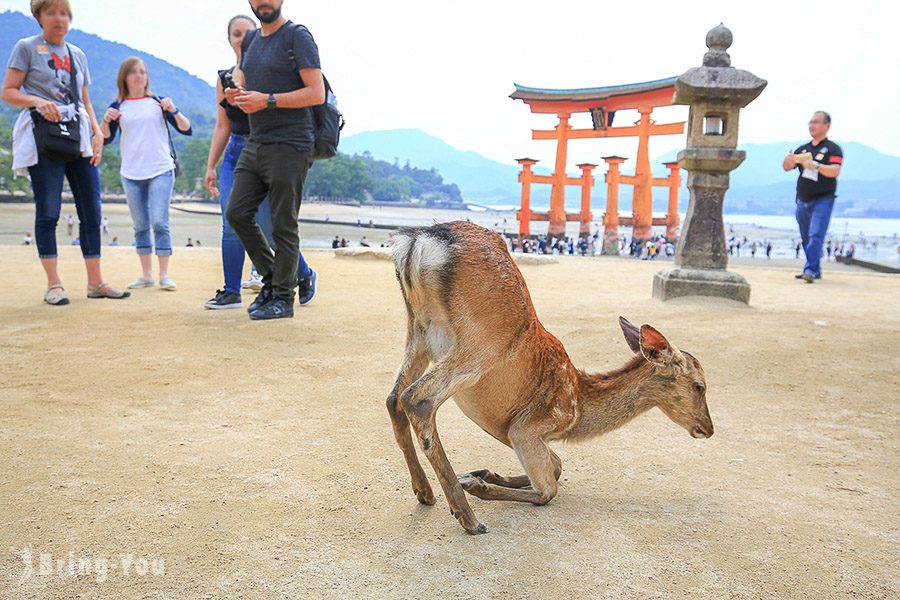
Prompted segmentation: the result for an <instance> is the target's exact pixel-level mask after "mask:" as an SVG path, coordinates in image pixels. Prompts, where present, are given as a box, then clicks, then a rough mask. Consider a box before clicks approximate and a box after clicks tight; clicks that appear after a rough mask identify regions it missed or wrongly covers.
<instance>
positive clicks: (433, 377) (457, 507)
mask: <svg viewBox="0 0 900 600" xmlns="http://www.w3.org/2000/svg"><path fill="white" fill-rule="evenodd" d="M451 383H455V385H454V386H453V387H452V388H451V386H450V384H451ZM467 385H471V383H470V382H468V380H467V378H465V377H456V378H454V377H452V376H450V375H449V374H448V373H447V372H446V370H445V369H442V368H441V367H440V366H437V367H436V368H434V369H432V370H431V371H429V372H428V373H426V374H425V375H423V376H422V377H421V378H419V380H418V381H416V382H415V383H414V384H412V385H411V386H410V387H409V388H408V389H407V390H406V391H405V392H403V395H402V396H401V399H400V401H401V404H402V405H403V409H404V410H405V411H406V414H407V416H408V417H409V422H410V424H411V425H412V428H413V431H415V432H416V437H417V438H418V440H419V445H420V446H421V448H422V451H423V452H424V453H425V456H427V457H428V461H429V462H430V463H431V466H432V467H433V468H434V472H435V473H436V474H437V477H438V481H439V482H440V484H441V489H443V490H444V495H445V496H447V502H448V504H449V505H450V514H452V515H453V517H454V518H455V519H456V520H457V521H459V524H460V525H462V527H463V529H465V530H466V531H468V532H469V533H471V534H480V533H487V530H488V529H487V526H485V525H484V523H479V522H478V518H477V517H476V516H475V512H474V511H473V510H472V507H471V506H469V501H468V500H467V499H466V493H465V492H464V491H463V489H462V487H461V486H460V484H459V482H458V481H457V479H456V472H455V471H454V470H453V466H452V465H451V464H450V460H449V459H448V458H447V455H446V453H445V452H444V447H443V445H442V444H441V438H440V436H439V435H438V432H437V425H436V421H435V413H437V409H438V408H440V406H441V404H443V403H444V402H445V401H446V400H447V399H448V398H449V397H450V396H452V395H453V394H454V393H456V392H457V391H459V390H460V389H464V387H460V386H467ZM439 390H440V391H439Z"/></svg>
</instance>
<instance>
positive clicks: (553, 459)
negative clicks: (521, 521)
mask: <svg viewBox="0 0 900 600" xmlns="http://www.w3.org/2000/svg"><path fill="white" fill-rule="evenodd" d="M509 439H510V442H512V447H513V449H514V450H515V451H516V454H517V455H518V457H519V462H521V463H522V466H523V467H525V474H526V475H525V476H524V477H526V479H528V482H529V485H528V486H527V487H525V486H517V487H515V488H513V487H505V486H503V485H500V484H496V483H491V482H488V481H487V480H485V479H483V478H481V477H475V476H472V477H462V478H461V479H460V485H461V486H462V487H463V489H464V490H466V491H467V492H468V493H470V494H472V495H473V496H476V497H478V498H481V499H482V500H509V501H512V502H530V503H531V504H538V505H543V504H547V503H548V502H550V501H551V500H552V499H553V498H554V497H555V496H556V491H557V483H556V481H557V479H559V475H560V473H561V472H562V461H561V460H560V459H559V457H558V456H556V453H554V452H553V451H552V450H551V449H550V447H549V446H548V445H547V443H546V442H545V441H544V440H543V439H541V438H540V437H539V436H538V435H536V434H535V433H534V431H532V430H529V428H528V427H527V425H526V426H521V425H514V426H513V427H512V428H511V429H510V431H509ZM508 479H512V480H514V481H515V483H520V482H521V479H519V478H508Z"/></svg>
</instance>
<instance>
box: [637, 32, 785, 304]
mask: <svg viewBox="0 0 900 600" xmlns="http://www.w3.org/2000/svg"><path fill="white" fill-rule="evenodd" d="M731 42H732V35H731V31H730V30H729V29H728V28H727V27H725V26H724V25H722V24H720V25H718V26H717V27H714V28H713V29H712V30H710V32H709V33H707V34H706V45H707V47H708V48H709V52H707V53H706V54H705V55H704V56H703V66H702V67H697V68H693V69H690V70H689V71H687V72H686V73H685V74H684V75H682V76H681V77H679V78H678V79H677V80H676V82H675V99H674V103H675V104H689V105H690V107H691V110H690V116H689V118H688V136H687V147H686V148H685V149H684V150H682V151H681V152H679V153H678V164H679V165H680V166H681V167H682V168H683V169H686V170H687V171H688V172H689V175H688V190H690V204H689V205H688V212H687V217H686V218H685V221H684V226H683V227H682V230H681V238H680V239H679V241H678V249H677V251H676V254H675V267H674V268H671V269H665V270H663V271H660V272H659V273H657V274H656V276H655V277H654V279H653V297H654V298H659V299H661V300H669V299H671V298H678V297H681V296H719V297H722V298H729V299H732V300H738V301H740V302H744V303H749V302H750V284H748V283H747V281H746V280H745V279H744V278H743V277H741V276H740V275H738V274H737V273H731V272H729V271H727V270H726V267H727V266H728V252H727V246H726V244H725V223H724V221H723V217H722V212H723V204H724V200H725V191H726V190H727V189H728V185H729V173H730V172H731V171H733V170H734V169H736V168H737V167H738V166H739V165H740V164H741V163H742V162H744V158H745V156H746V153H745V152H744V151H743V150H738V149H737V142H738V118H739V114H740V110H741V108H743V107H745V106H747V105H748V104H750V102H752V101H753V100H754V99H755V98H756V97H757V96H759V94H760V93H761V92H762V91H763V88H765V87H766V84H767V82H766V81H765V80H764V79H760V78H759V77H757V76H756V75H753V74H752V73H749V72H747V71H741V70H740V69H735V68H734V67H732V66H731V57H729V56H728V52H726V50H727V49H728V48H729V47H730V46H731Z"/></svg>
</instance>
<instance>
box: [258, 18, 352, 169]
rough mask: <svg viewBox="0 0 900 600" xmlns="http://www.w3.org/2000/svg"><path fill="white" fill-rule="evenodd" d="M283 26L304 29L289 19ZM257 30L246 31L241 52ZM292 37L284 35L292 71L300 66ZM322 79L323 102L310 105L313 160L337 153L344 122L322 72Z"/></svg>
mask: <svg viewBox="0 0 900 600" xmlns="http://www.w3.org/2000/svg"><path fill="white" fill-rule="evenodd" d="M284 26H285V27H291V28H292V29H294V30H296V29H298V28H300V27H302V28H303V29H306V26H305V25H300V24H297V23H292V22H291V21H288V22H287V23H285V25H284ZM258 31H259V30H255V31H250V32H248V33H247V35H246V36H245V37H244V40H243V42H242V43H241V52H246V50H247V48H249V47H250V42H251V41H252V40H253V36H255V35H256V34H257V32H258ZM293 39H294V38H293V36H290V35H288V36H284V40H285V51H286V52H287V55H288V56H289V57H290V59H291V64H292V65H293V67H294V71H299V70H300V68H299V66H298V65H297V57H296V56H294V47H293V43H292V42H293ZM322 79H323V80H324V82H325V102H324V103H322V104H319V105H317V106H311V107H310V109H311V110H312V112H313V119H314V120H315V121H314V122H315V127H316V142H315V144H316V145H315V148H314V150H313V159H314V160H324V159H326V158H331V157H332V156H334V155H335V154H337V148H338V144H339V143H340V141H341V130H342V129H343V128H344V124H345V123H344V116H343V115H342V114H341V111H339V110H338V107H337V96H335V95H334V91H333V90H332V89H331V84H330V83H328V78H327V77H325V74H324V73H323V74H322ZM301 84H302V80H301Z"/></svg>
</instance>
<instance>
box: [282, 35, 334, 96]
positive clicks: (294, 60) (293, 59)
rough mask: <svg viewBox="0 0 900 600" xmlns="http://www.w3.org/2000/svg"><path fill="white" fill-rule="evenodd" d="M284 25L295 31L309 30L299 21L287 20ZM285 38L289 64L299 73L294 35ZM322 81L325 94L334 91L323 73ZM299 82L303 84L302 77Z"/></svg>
mask: <svg viewBox="0 0 900 600" xmlns="http://www.w3.org/2000/svg"><path fill="white" fill-rule="evenodd" d="M284 26H285V27H291V28H292V30H293V31H297V30H298V29H304V30H306V31H307V32H309V28H308V27H307V26H306V25H301V24H300V23H294V22H293V21H288V22H287V23H285V25H284ZM310 35H312V34H310ZM286 39H287V41H286V42H285V44H284V46H285V51H286V52H287V55H288V58H290V59H291V66H292V67H293V68H294V71H295V72H298V74H299V71H300V66H299V65H298V64H297V55H296V54H294V37H293V36H288V37H287V38H286ZM322 81H324V83H325V94H326V96H327V94H328V92H332V93H334V92H333V90H332V89H331V84H330V83H328V78H327V77H325V73H322ZM300 84H301V85H302V84H303V79H302V78H301V79H300Z"/></svg>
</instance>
